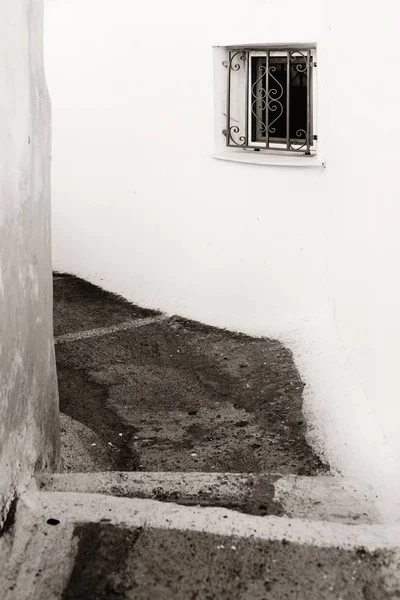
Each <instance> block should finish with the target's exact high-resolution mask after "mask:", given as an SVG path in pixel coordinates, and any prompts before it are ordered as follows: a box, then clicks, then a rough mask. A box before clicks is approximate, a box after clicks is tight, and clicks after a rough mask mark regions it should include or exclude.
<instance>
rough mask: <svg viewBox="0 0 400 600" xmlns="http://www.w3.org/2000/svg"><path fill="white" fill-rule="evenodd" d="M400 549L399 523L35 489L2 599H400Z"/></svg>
mask: <svg viewBox="0 0 400 600" xmlns="http://www.w3.org/2000/svg"><path fill="white" fill-rule="evenodd" d="M110 475H111V474H110ZM141 475H143V474H141ZM63 477H64V476H63ZM236 477H238V476H236ZM70 481H72V479H70ZM53 485H55V481H53ZM65 487H66V482H65V480H64V488H65ZM0 541H1V540H0ZM399 547H400V525H398V524H393V523H392V524H389V525H387V524H386V525H385V524H352V525H349V524H345V523H337V522H336V523H335V522H327V521H317V520H315V521H310V520H304V519H298V518H288V517H285V516H280V517H279V516H255V515H249V514H241V513H239V512H237V511H232V510H229V509H226V508H221V507H203V506H200V507H198V506H180V505H178V504H175V503H171V502H160V501H157V500H148V499H143V498H126V497H115V496H112V495H105V494H99V493H95V494H93V493H88V492H86V493H78V492H71V491H69V492H68V491H65V489H64V491H52V492H50V491H37V490H31V491H30V492H29V493H26V494H24V495H23V496H22V497H21V498H20V500H19V502H18V509H17V516H16V523H15V532H14V539H13V543H12V546H11V555H10V556H9V557H8V560H7V562H5V561H4V562H3V563H2V564H3V569H2V572H3V581H4V583H5V585H4V586H3V588H2V589H1V586H0V597H1V598H2V600H36V599H37V598H44V599H46V600H59V599H61V598H63V599H64V600H72V599H73V600H80V599H82V600H83V599H84V600H95V599H96V600H99V599H104V600H105V599H107V598H114V597H115V598H116V597H118V598H119V597H121V598H125V599H126V600H130V599H132V600H150V599H151V600H154V599H159V600H161V599H162V600H174V599H176V600H180V599H181V600H186V599H188V598H196V599H197V600H207V599H208V600H210V599H212V600H262V599H265V598H268V600H281V598H296V599H297V600H321V599H322V598H323V599H324V600H338V599H339V598H341V599H342V600H354V599H358V598H359V599H360V600H362V599H363V600H365V599H366V598H367V599H368V600H369V599H371V600H372V599H373V600H375V599H376V600H378V598H379V600H390V599H394V598H395V597H398V596H397V594H398V593H400V580H399V568H398V567H399V551H398V550H399ZM0 549H1V544H0Z"/></svg>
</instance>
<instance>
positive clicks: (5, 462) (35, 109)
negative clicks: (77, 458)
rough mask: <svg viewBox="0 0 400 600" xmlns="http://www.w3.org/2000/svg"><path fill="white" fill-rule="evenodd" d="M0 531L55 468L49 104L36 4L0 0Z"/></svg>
mask: <svg viewBox="0 0 400 600" xmlns="http://www.w3.org/2000/svg"><path fill="white" fill-rule="evenodd" d="M0 97H1V110H0V531H1V528H2V525H3V521H4V519H5V516H6V513H7V511H8V508H9V506H10V503H11V501H12V499H13V498H14V497H15V496H16V495H18V494H19V493H20V492H21V491H22V490H23V489H24V488H25V487H26V486H27V485H28V484H29V483H30V480H31V478H32V476H33V473H34V471H35V470H41V469H52V468H55V467H57V465H58V460H59V437H60V435H59V426H58V396H57V383H56V375H55V361H54V345H53V329H52V285H51V256H50V104H49V98H48V92H47V86H46V81H45V78H44V68H43V2H42V1H41V0H3V1H2V2H0Z"/></svg>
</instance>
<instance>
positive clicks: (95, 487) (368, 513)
mask: <svg viewBox="0 0 400 600" xmlns="http://www.w3.org/2000/svg"><path fill="white" fill-rule="evenodd" d="M38 485H39V488H40V489H41V490H43V491H50V492H79V493H90V494H106V495H112V496H123V497H126V498H147V499H155V500H161V501H163V502H175V503H177V504H183V505H187V506H209V507H225V508H228V509H232V510H236V511H239V512H243V513H247V514H253V515H259V516H265V515H275V516H286V517H290V518H298V519H307V520H310V521H313V520H316V521H328V522H341V523H349V524H351V523H353V524H354V523H380V522H382V518H381V516H380V514H379V512H378V510H377V508H376V506H375V499H376V495H375V493H374V491H373V490H372V488H371V487H370V486H368V485H367V484H365V483H364V482H362V481H358V480H355V479H352V478H346V477H326V476H321V477H303V476H297V475H279V474H246V473H195V472H186V473H176V472H164V473H156V472H147V473H145V472H103V473H61V474H53V475H42V476H41V478H40V479H39V480H38Z"/></svg>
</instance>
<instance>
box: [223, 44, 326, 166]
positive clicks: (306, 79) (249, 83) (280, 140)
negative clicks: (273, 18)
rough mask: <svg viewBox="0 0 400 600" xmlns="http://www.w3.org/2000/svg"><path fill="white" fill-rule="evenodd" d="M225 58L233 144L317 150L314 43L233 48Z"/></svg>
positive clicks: (228, 134)
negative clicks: (314, 99)
mask: <svg viewBox="0 0 400 600" xmlns="http://www.w3.org/2000/svg"><path fill="white" fill-rule="evenodd" d="M223 64H224V66H225V67H226V68H227V70H228V85H227V108H226V129H224V130H223V134H224V135H225V136H226V145H227V146H228V147H231V148H232V147H234V148H243V149H253V150H281V151H282V150H283V151H285V152H299V153H303V154H307V155H311V154H312V153H313V152H314V151H315V141H316V140H317V136H316V135H315V133H314V125H315V123H314V121H315V119H314V102H313V83H314V75H313V72H314V69H315V68H316V66H317V63H316V62H315V47H306V48H305V47H301V48H294V47H287V48H281V47H279V48H272V47H268V48H264V47H263V48H256V49H243V48H237V49H229V50H228V60H227V61H225V62H224V63H223Z"/></svg>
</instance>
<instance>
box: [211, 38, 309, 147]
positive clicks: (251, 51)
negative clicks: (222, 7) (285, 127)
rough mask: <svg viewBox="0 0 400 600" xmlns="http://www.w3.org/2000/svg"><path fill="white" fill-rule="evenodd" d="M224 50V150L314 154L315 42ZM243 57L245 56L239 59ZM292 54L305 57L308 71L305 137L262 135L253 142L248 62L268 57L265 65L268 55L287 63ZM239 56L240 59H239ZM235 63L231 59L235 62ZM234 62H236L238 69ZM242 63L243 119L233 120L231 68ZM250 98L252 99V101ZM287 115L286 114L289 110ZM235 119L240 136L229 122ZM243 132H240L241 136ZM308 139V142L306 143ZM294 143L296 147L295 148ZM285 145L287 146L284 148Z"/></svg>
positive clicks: (231, 47)
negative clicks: (225, 86) (225, 79)
mask: <svg viewBox="0 0 400 600" xmlns="http://www.w3.org/2000/svg"><path fill="white" fill-rule="evenodd" d="M225 49H226V51H227V58H228V60H225V61H223V65H224V66H225V67H227V70H228V77H227V88H226V105H227V106H226V115H225V116H226V127H225V129H224V130H223V132H222V133H223V134H224V135H225V138H226V140H225V142H226V143H225V145H226V147H227V148H228V149H236V150H241V151H242V152H247V153H249V152H254V151H256V152H261V153H263V154H266V153H272V152H273V153H282V152H283V153H285V154H289V155H292V156H295V155H298V154H300V155H302V156H304V155H306V156H315V155H316V153H317V149H318V147H317V146H318V143H317V142H318V136H317V134H316V132H317V125H318V124H317V90H318V70H317V69H316V67H317V46H316V44H297V45H294V44H280V45H262V46H229V47H226V48H225ZM243 56H245V57H246V58H245V59H243ZM291 56H293V57H294V58H296V57H298V58H300V57H304V58H305V59H306V62H305V63H304V64H306V68H307V69H308V70H307V73H308V85H309V86H310V89H309V92H308V93H309V101H308V102H309V108H308V111H309V113H308V114H309V116H308V126H307V129H308V130H309V134H308V135H309V137H308V140H307V137H306V138H301V139H299V140H298V139H295V138H293V137H291V138H290V137H289V136H287V138H286V139H283V138H281V139H280V140H277V139H273V138H272V139H269V137H266V141H265V142H264V141H253V140H252V137H253V136H252V112H251V109H250V107H251V102H252V100H253V97H252V80H251V62H252V60H253V59H254V58H256V57H268V58H266V60H267V61H268V62H267V64H269V59H270V58H281V59H286V60H287V61H288V62H289V60H290V58H291ZM240 59H242V60H240ZM235 60H236V62H233V61H235ZM237 65H239V67H238V68H236V67H237ZM242 65H245V74H244V73H243V75H242V77H244V82H243V83H242V85H244V89H243V93H244V96H245V109H244V113H245V115H244V118H243V119H242V120H241V121H238V120H237V119H233V118H232V116H231V106H230V103H231V92H232V89H231V86H232V79H231V78H232V70H233V71H234V72H236V73H237V72H238V71H239V69H240V67H241V66H242ZM253 101H254V100H253ZM289 114H290V113H289ZM232 120H233V121H235V122H236V124H237V123H239V125H242V127H243V129H244V132H243V131H242V135H240V132H239V130H240V127H239V126H237V127H236V129H237V131H236V130H235V123H233V124H232V122H231V121H232ZM232 130H233V131H234V132H235V133H236V134H239V140H240V143H238V141H237V139H236V140H235V139H234V136H233V134H232ZM243 133H244V135H243ZM307 141H308V143H307ZM296 145H297V147H296ZM288 146H289V147H288Z"/></svg>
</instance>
